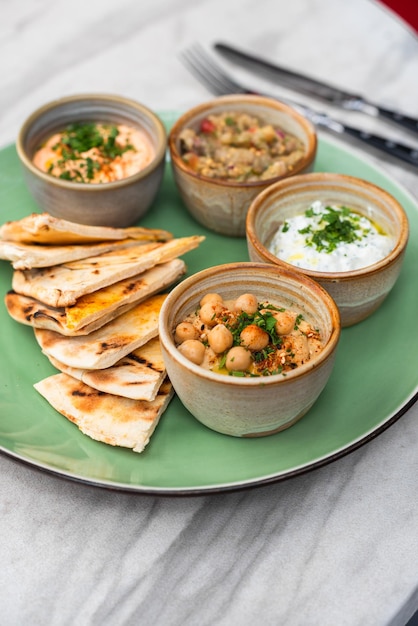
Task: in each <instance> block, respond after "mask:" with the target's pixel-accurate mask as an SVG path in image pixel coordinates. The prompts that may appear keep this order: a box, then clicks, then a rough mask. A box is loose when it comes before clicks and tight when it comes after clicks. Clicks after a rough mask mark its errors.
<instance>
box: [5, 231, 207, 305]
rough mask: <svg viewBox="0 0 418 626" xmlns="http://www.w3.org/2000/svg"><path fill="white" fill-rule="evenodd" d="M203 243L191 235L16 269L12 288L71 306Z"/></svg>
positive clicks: (53, 302)
mask: <svg viewBox="0 0 418 626" xmlns="http://www.w3.org/2000/svg"><path fill="white" fill-rule="evenodd" d="M203 240H204V237H201V236H198V235H193V236H191V237H182V238H179V239H172V240H171V241H168V242H166V243H153V244H143V245H138V246H133V247H132V248H128V249H126V250H119V251H116V252H107V253H105V254H101V255H100V256H96V257H89V258H88V259H84V260H81V261H73V262H71V263H65V264H63V265H57V266H54V267H52V268H44V269H32V270H16V271H15V272H14V274H13V279H12V288H13V290H14V291H16V292H17V293H20V294H22V295H24V296H31V297H32V298H35V299H36V300H40V301H41V302H44V303H45V304H49V305H50V306H53V307H65V306H70V305H72V304H75V303H76V301H77V299H78V298H80V297H81V296H84V295H85V294H88V293H92V292H93V291H96V290H97V289H101V288H103V287H107V286H108V285H112V284H114V283H116V282H118V281H120V280H123V279H125V278H129V277H131V276H135V274H139V273H141V272H144V271H145V270H147V269H149V268H150V267H154V266H155V265H158V264H160V263H165V262H166V261H170V260H171V259H173V258H175V257H178V256H181V255H182V254H184V253H185V252H188V251H189V250H192V249H193V248H196V247H197V246H198V245H199V244H200V243H201V242H202V241H203Z"/></svg>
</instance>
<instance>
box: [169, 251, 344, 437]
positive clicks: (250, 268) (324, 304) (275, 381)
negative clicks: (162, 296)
mask: <svg viewBox="0 0 418 626" xmlns="http://www.w3.org/2000/svg"><path fill="white" fill-rule="evenodd" d="M213 292H216V293H219V294H220V295H222V296H223V298H224V299H230V298H237V297H238V296H239V295H241V294H243V293H253V294H254V295H255V296H256V297H257V298H258V299H259V300H267V301H269V302H272V303H273V304H282V305H283V306H284V307H287V308H292V309H293V310H300V311H301V312H302V314H303V315H304V316H305V319H307V320H308V321H309V320H312V321H314V325H315V327H317V328H318V329H319V330H320V332H321V334H322V336H323V338H324V348H323V350H322V351H321V352H320V353H319V354H318V355H317V356H316V357H315V358H313V359H311V360H310V361H309V362H308V363H305V364H304V365H301V366H300V367H298V368H296V369H294V370H293V371H291V372H287V374H286V375H282V374H276V375H274V376H265V377H260V378H237V377H234V376H226V375H222V374H217V373H215V372H211V371H208V370H206V369H204V368H202V367H200V366H199V365H195V364H194V363H192V362H191V361H189V360H188V359H186V358H185V357H184V356H183V355H182V354H181V353H180V352H179V351H178V350H177V348H176V346H175V343H174V340H173V331H174V328H175V327H176V325H177V324H178V323H179V322H180V321H182V320H183V319H184V318H185V317H186V315H187V314H188V313H190V312H191V311H194V310H195V308H196V306H197V305H198V303H199V301H200V300H201V298H202V297H203V296H204V295H205V294H207V293H213ZM339 336H340V323H339V314H338V309H337V307H336V305H335V303H334V301H333V300H332V298H331V297H330V296H329V294H328V293H327V292H326V291H325V290H324V289H323V288H322V287H321V286H320V285H318V284H317V283H316V282H315V281H312V280H310V279H309V278H307V277H306V276H304V275H302V274H298V273H297V272H293V271H289V270H288V269H285V268H278V267H274V266H272V265H266V264H263V263H260V264H258V263H235V264H227V265H220V266H216V267H211V268H209V269H206V270H203V271H201V272H198V273H197V274H194V275H193V276H191V277H190V278H187V279H186V280H184V281H183V282H181V283H180V284H179V285H178V286H177V287H175V288H174V289H173V290H172V291H171V293H170V294H169V295H168V297H167V299H166V300H165V302H164V304H163V306H162V309H161V313H160V341H161V346H162V350H163V356H164V361H165V364H166V367H167V372H168V375H169V377H170V380H171V382H172V383H173V386H174V389H175V391H176V392H177V394H178V396H179V398H180V400H181V401H182V403H183V404H184V406H185V407H186V408H187V409H188V410H189V411H190V413H192V415H194V416H195V417H196V418H197V419H198V420H199V421H200V422H202V424H205V425H206V426H208V427H209V428H211V429H213V430H216V431H218V432H220V433H224V434H227V435H234V436H237V437H258V436H264V435H269V434H272V433H275V432H278V431H280V430H283V429H285V428H288V427H289V426H291V425H292V424H294V423H295V422H296V421H297V420H299V419H300V418H301V417H302V416H303V415H305V413H306V412H307V411H308V410H309V408H310V407H311V406H312V404H313V403H314V402H315V400H317V398H318V396H319V394H320V393H321V391H322V390H323V388H324V386H325V385H326V383H327V381H328V378H329V376H330V374H331V371H332V368H333V364H334V357H335V352H336V348H337V344H338V340H339Z"/></svg>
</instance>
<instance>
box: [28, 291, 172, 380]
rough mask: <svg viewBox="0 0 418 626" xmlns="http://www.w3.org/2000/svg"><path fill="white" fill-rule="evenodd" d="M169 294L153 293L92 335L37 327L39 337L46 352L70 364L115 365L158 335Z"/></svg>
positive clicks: (77, 366) (83, 367)
mask: <svg viewBox="0 0 418 626" xmlns="http://www.w3.org/2000/svg"><path fill="white" fill-rule="evenodd" d="M166 297H167V296H166V295H165V294H158V295H154V296H151V297H150V298H148V299H147V300H144V301H143V302H140V303H139V304H137V305H136V306H135V307H134V308H133V309H130V310H129V311H127V312H126V313H123V314H122V315H119V316H118V317H116V318H115V319H114V320H112V321H111V322H109V323H108V324H105V325H104V326H102V327H101V328H99V329H98V330H95V331H94V332H92V333H90V334H89V335H84V336H80V337H78V336H77V337H64V336H63V335H61V334H59V333H56V332H54V331H53V330H44V329H42V328H35V329H34V332H35V337H36V340H37V342H38V343H39V345H40V347H41V349H42V351H43V352H44V354H46V355H47V356H48V357H53V358H54V359H57V361H60V362H61V363H64V364H65V365H69V366H70V367H76V368H78V369H104V368H105V367H111V366H112V365H114V364H115V363H116V362H117V361H119V359H122V358H123V357H124V356H126V355H127V354H129V353H130V352H132V351H133V350H136V348H139V347H140V346H143V345H144V344H145V343H147V341H149V340H150V339H152V338H153V337H156V336H157V335H158V316H159V313H160V309H161V306H162V304H163V302H164V300H165V298H166Z"/></svg>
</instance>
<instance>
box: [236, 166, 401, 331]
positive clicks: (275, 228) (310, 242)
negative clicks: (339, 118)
mask: <svg viewBox="0 0 418 626" xmlns="http://www.w3.org/2000/svg"><path fill="white" fill-rule="evenodd" d="M408 235H409V226H408V219H407V216H406V213H405V211H404V210H403V208H402V206H401V205H400V204H399V202H398V201H397V200H396V199H395V198H394V197H393V196H392V195H390V194H389V193H388V192H386V191H384V190H383V189H381V188H380V187H377V186H376V185H374V184H372V183H369V182H367V181H365V180H362V179H359V178H355V177H352V176H346V175H343V174H333V173H321V172H318V173H310V174H303V175H300V176H294V177H292V178H291V179H287V180H284V181H281V182H279V183H277V184H274V185H271V186H270V187H269V188H268V189H266V190H265V191H263V192H262V193H260V194H259V195H258V196H257V197H256V198H255V199H254V201H253V202H252V204H251V206H250V208H249V211H248V216H247V223H246V236H247V244H248V252H249V256H250V259H251V260H252V261H261V262H264V263H272V264H274V265H285V266H288V267H292V268H293V269H296V270H297V271H300V272H302V273H304V274H306V275H307V276H309V277H310V278H313V279H314V280H316V281H318V282H319V283H320V284H321V285H322V286H323V287H325V289H326V290H327V291H328V292H329V293H330V295H331V296H332V297H333V298H334V300H335V302H336V304H337V306H338V308H339V311H340V316H341V325H342V326H351V325H353V324H356V323H358V322H360V321H362V320H364V319H366V318H367V317H369V315H371V314H372V313H373V312H374V311H376V309H377V308H378V307H379V306H380V305H381V304H382V302H383V301H384V299H385V298H386V296H387V295H388V294H389V292H390V291H391V289H392V287H393V286H394V284H395V282H396V280H397V278H398V276H399V273H400V270H401V267H402V262H403V257H404V253H405V249H406V245H407V242H408Z"/></svg>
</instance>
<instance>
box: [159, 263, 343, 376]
mask: <svg viewBox="0 0 418 626" xmlns="http://www.w3.org/2000/svg"><path fill="white" fill-rule="evenodd" d="M237 269H248V270H251V271H254V273H256V272H257V271H261V272H263V273H265V272H267V273H268V274H272V276H274V275H280V276H281V277H284V278H286V279H291V280H292V281H296V282H298V283H300V284H302V285H304V287H306V288H307V290H309V291H310V292H312V291H314V292H315V293H316V294H317V295H319V296H320V297H321V299H322V300H323V302H324V304H325V305H326V307H327V309H328V313H329V316H330V320H331V324H332V328H331V329H330V336H329V339H328V341H327V343H326V344H325V346H324V347H323V349H322V350H321V352H319V354H317V355H316V356H315V357H314V358H312V359H310V360H309V361H308V362H307V363H304V364H303V365H300V366H299V367H297V368H295V369H294V370H292V371H290V372H286V375H283V374H274V375H272V376H263V377H262V378H240V377H235V376H223V375H221V374H216V372H212V371H210V370H206V369H204V368H203V367H200V365H196V364H195V363H192V362H191V361H189V359H187V358H186V357H185V356H183V355H182V354H181V352H180V351H179V350H178V349H177V348H176V345H175V342H174V338H173V332H172V329H170V328H169V327H168V317H169V315H170V312H171V309H172V307H173V306H174V305H175V303H176V301H177V299H178V297H179V296H180V295H183V294H184V293H186V292H190V291H192V290H193V287H194V286H195V285H196V284H198V283H200V282H201V281H202V280H205V279H206V278H207V277H208V276H210V275H217V274H219V275H222V274H225V273H230V272H234V270H237ZM296 304H297V303H296ZM340 335H341V322H340V314H339V310H338V307H337V305H336V304H335V302H334V300H333V298H332V297H331V296H330V295H329V293H328V292H327V291H326V290H325V289H324V288H323V287H322V286H321V285H320V284H319V283H317V282H316V281H314V280H312V279H311V278H309V277H308V276H305V275H304V274H301V273H299V272H295V271H292V270H289V269H287V268H284V267H276V266H273V265H267V264H266V263H253V262H246V261H244V262H237V263H225V264H222V265H215V266H212V267H208V268H206V269H204V270H201V271H200V272H197V273H196V274H193V275H192V276H189V277H188V278H186V279H184V280H183V281H182V282H181V283H179V284H178V285H177V286H176V287H174V289H173V290H172V291H171V292H170V293H169V294H168V296H167V298H166V299H165V301H164V302H163V305H162V307H161V310H160V316H159V337H160V341H161V344H162V346H163V348H165V349H166V350H167V352H168V353H169V354H170V356H171V357H172V358H173V359H174V361H177V363H178V364H180V365H181V366H183V367H184V368H185V369H187V370H188V371H189V372H190V373H191V374H193V375H194V376H198V377H199V378H201V379H203V380H208V381H212V382H216V383H217V384H220V385H224V386H226V387H231V388H234V387H236V388H240V387H247V388H252V387H260V385H263V386H271V385H280V384H282V385H284V384H286V383H288V382H290V381H293V380H294V379H296V378H297V379H300V378H302V377H303V376H307V375H309V373H310V372H311V371H312V370H313V369H316V368H317V367H319V366H320V365H321V364H322V363H323V362H325V361H326V360H327V359H328V358H329V357H330V356H331V355H332V354H333V353H334V352H335V350H336V349H337V346H338V342H339V339H340Z"/></svg>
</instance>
